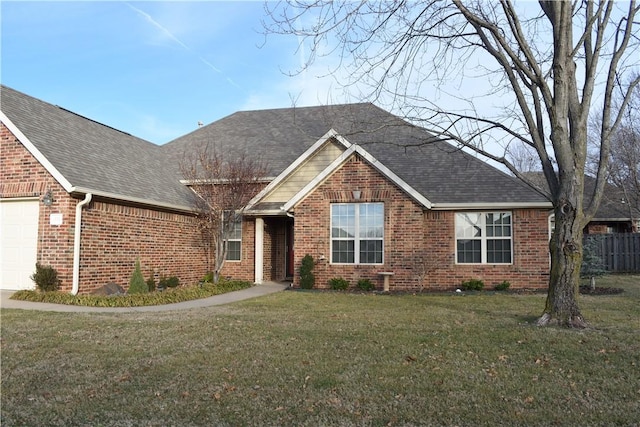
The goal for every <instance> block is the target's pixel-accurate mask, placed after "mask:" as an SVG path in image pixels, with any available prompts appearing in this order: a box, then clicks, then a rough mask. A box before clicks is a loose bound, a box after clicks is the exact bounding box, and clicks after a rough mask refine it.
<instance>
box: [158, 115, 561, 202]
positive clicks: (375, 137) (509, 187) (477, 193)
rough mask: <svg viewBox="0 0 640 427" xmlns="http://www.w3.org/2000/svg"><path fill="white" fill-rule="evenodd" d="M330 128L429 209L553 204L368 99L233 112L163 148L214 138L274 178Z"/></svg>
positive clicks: (177, 149)
mask: <svg viewBox="0 0 640 427" xmlns="http://www.w3.org/2000/svg"><path fill="white" fill-rule="evenodd" d="M329 129H332V130H333V131H334V133H335V135H340V136H341V137H342V138H344V139H345V140H348V141H347V142H348V144H355V145H358V146H359V147H361V148H362V149H363V150H365V151H366V153H368V155H370V156H371V157H373V158H374V159H375V160H376V163H380V164H381V165H383V166H384V168H386V170H388V171H389V172H392V173H393V174H394V175H395V177H396V179H397V180H400V181H402V182H404V183H405V184H406V185H407V186H408V187H410V188H411V189H413V190H415V191H417V192H418V193H419V194H420V195H421V197H422V198H424V199H425V200H429V201H430V202H431V205H432V208H434V209H447V208H453V207H455V208H460V207H463V206H469V207H470V208H478V207H493V206H496V207H497V206H505V207H506V206H522V207H526V206H531V207H550V206H551V205H550V203H549V200H548V199H547V198H546V197H545V196H544V195H542V194H541V193H540V192H539V191H537V190H535V189H533V188H532V187H530V186H529V185H527V184H526V183H524V182H523V181H521V180H519V179H518V178H515V177H512V176H510V175H507V174H506V173H504V172H502V171H500V170H498V169H496V168H494V167H493V166H491V165H489V164H488V163H486V162H484V161H482V160H480V159H478V158H476V157H474V156H472V155H470V154H468V153H466V152H464V151H463V150H461V149H459V148H457V147H454V146H453V145H451V144H449V143H448V142H445V141H442V140H438V139H437V138H435V137H434V136H433V135H432V134H430V133H429V132H427V131H426V130H425V129H423V128H420V127H418V126H415V125H412V124H410V123H408V122H406V121H405V120H402V119H400V118H398V117H396V116H394V115H392V114H390V113H388V112H387V111H384V110H382V109H380V108H378V107H376V106H375V105H373V104H345V105H330V106H320V107H303V108H284V109H276V110H260V111H245V112H238V113H234V114H232V115H230V116H228V117H225V118H223V119H221V120H218V121H216V122H213V123H211V124H209V125H207V126H204V127H202V128H200V129H198V130H196V131H194V132H192V133H190V134H188V135H185V136H183V137H181V138H178V139H176V140H174V141H172V142H170V143H168V144H166V145H165V146H163V149H164V150H166V152H167V153H168V154H169V155H171V156H174V157H175V158H179V157H180V155H181V154H182V153H184V152H185V151H186V150H188V149H189V147H190V146H193V145H194V144H198V143H202V142H203V141H215V143H216V144H218V145H219V146H220V147H221V149H223V150H225V151H226V152H227V151H228V152H233V151H234V150H250V152H251V153H260V154H259V155H260V156H261V157H262V160H263V161H264V163H266V164H268V165H269V166H270V168H271V170H270V174H271V175H272V176H286V175H287V172H288V171H289V172H290V166H292V165H295V164H296V162H297V161H298V160H299V159H304V158H305V157H306V156H307V155H308V153H307V150H309V149H310V148H312V147H313V145H314V144H316V143H318V141H320V140H322V138H323V137H324V136H325V135H326V134H327V131H328V130H329ZM283 173H284V175H282V174H283ZM387 175H388V174H387ZM388 176H389V175H388ZM270 189H272V187H271V188H270ZM263 195H264V194H263ZM263 195H261V196H263Z"/></svg>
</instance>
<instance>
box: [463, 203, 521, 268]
mask: <svg viewBox="0 0 640 427" xmlns="http://www.w3.org/2000/svg"><path fill="white" fill-rule="evenodd" d="M511 241H512V231H511V212H464V213H457V214H456V257H457V262H458V263H460V264H511V262H512V250H511V247H512V244H511Z"/></svg>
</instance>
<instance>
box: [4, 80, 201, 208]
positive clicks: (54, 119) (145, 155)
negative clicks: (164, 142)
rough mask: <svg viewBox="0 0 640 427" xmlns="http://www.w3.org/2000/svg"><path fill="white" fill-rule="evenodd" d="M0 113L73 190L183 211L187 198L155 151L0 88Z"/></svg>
mask: <svg viewBox="0 0 640 427" xmlns="http://www.w3.org/2000/svg"><path fill="white" fill-rule="evenodd" d="M0 89H1V92H0V109H1V111H2V112H3V113H4V114H5V115H6V116H7V118H8V119H9V120H10V121H11V122H12V123H13V124H14V125H15V126H16V127H17V128H18V129H19V130H20V131H21V132H22V133H23V134H24V135H25V136H26V137H27V138H28V140H29V141H30V142H31V143H32V144H33V146H35V148H36V149H37V150H38V151H40V152H41V153H42V154H43V155H44V156H45V157H46V159H47V160H48V161H49V162H50V163H51V164H52V165H53V166H54V167H55V168H56V169H57V170H58V171H59V172H60V174H61V175H62V176H63V177H64V178H66V180H67V181H68V182H69V183H70V184H71V186H72V187H74V188H80V189H82V190H83V191H87V192H100V193H104V194H113V195H115V196H118V197H121V198H123V199H125V200H126V199H131V200H140V201H143V202H145V203H149V204H152V205H159V206H172V207H176V208H188V207H189V206H190V202H191V197H192V193H191V191H190V190H188V189H187V188H185V187H184V186H183V185H181V184H180V182H179V179H180V176H179V175H178V174H177V170H176V168H175V164H173V163H171V162H170V161H169V160H168V159H167V157H166V156H165V154H164V152H163V151H162V150H161V149H160V147H159V146H157V145H154V144H152V143H150V142H147V141H145V140H142V139H140V138H136V137H134V136H131V135H129V134H127V133H124V132H121V131H118V130H116V129H113V128H111V127H109V126H106V125H103V124H101V123H98V122H95V121H93V120H90V119H88V118H86V117H82V116H80V115H77V114H75V113H73V112H71V111H68V110H65V109H64V108H61V107H58V106H55V105H52V104H48V103H46V102H43V101H40V100H38V99H36V98H33V97H31V96H28V95H25V94H23V93H21V92H18V91H16V90H13V89H11V88H8V87H6V86H0Z"/></svg>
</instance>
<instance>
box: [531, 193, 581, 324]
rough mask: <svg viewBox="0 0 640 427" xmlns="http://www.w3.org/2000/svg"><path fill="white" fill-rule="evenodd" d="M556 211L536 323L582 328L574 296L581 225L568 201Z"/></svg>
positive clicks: (579, 259) (577, 272)
mask: <svg viewBox="0 0 640 427" xmlns="http://www.w3.org/2000/svg"><path fill="white" fill-rule="evenodd" d="M559 205H560V206H559V207H557V208H556V209H555V211H556V229H555V231H554V233H553V236H552V238H551V242H550V243H549V245H550V249H551V275H550V277H549V292H548V293H547V302H546V305H545V309H544V312H543V313H542V316H541V317H540V319H538V326H546V325H549V324H552V323H555V324H558V325H560V326H566V327H572V328H585V327H586V326H587V323H586V322H585V320H584V318H583V317H582V314H581V313H580V309H579V308H578V302H577V297H578V295H579V286H580V267H581V265H582V227H581V221H580V220H579V217H580V216H581V215H582V213H581V211H580V210H576V209H574V208H573V206H572V205H571V204H569V203H561V204H559Z"/></svg>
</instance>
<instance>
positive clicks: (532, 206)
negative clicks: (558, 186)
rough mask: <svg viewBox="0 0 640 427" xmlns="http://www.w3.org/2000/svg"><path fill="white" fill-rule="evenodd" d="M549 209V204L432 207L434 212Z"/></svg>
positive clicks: (501, 203) (444, 204) (469, 204)
mask: <svg viewBox="0 0 640 427" xmlns="http://www.w3.org/2000/svg"><path fill="white" fill-rule="evenodd" d="M551 208H553V204H551V202H494V203H488V202H487V203H482V202H480V203H434V204H433V206H432V209H433V210H434V211H436V210H437V211H444V210H447V211H452V210H454V211H455V210H491V209H551Z"/></svg>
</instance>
